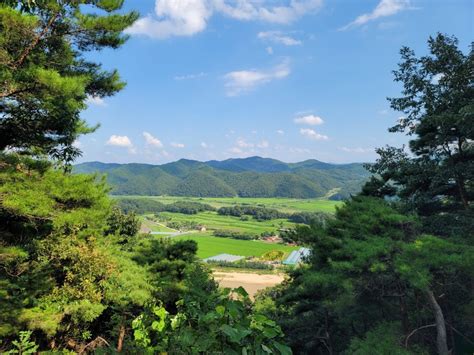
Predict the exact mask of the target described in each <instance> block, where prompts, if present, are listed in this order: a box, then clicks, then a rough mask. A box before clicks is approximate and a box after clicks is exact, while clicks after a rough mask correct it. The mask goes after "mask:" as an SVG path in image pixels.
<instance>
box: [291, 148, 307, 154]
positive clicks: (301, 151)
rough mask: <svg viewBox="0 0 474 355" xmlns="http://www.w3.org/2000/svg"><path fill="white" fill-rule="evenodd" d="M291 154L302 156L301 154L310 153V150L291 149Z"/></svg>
mask: <svg viewBox="0 0 474 355" xmlns="http://www.w3.org/2000/svg"><path fill="white" fill-rule="evenodd" d="M289 151H290V153H298V154H301V153H310V150H309V149H307V148H297V147H291V148H290V149H289Z"/></svg>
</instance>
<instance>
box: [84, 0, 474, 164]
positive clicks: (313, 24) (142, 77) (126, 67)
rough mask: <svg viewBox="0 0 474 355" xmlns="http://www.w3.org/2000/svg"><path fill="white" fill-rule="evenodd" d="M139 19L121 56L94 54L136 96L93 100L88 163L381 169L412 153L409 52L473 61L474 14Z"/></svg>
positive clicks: (161, 6)
mask: <svg viewBox="0 0 474 355" xmlns="http://www.w3.org/2000/svg"><path fill="white" fill-rule="evenodd" d="M132 9H133V10H137V11H139V13H140V19H139V20H138V21H137V22H136V23H135V24H134V25H133V26H132V27H130V28H128V29H127V30H126V32H127V33H128V34H129V35H130V39H129V41H128V42H127V43H126V44H125V45H124V46H123V47H122V48H120V49H118V50H112V49H107V50H105V51H101V52H99V53H90V54H88V57H89V58H91V59H93V60H95V61H98V62H100V63H102V64H103V67H104V68H106V69H117V70H118V71H119V73H120V75H121V77H122V79H123V80H124V81H126V82H127V86H126V87H125V89H124V90H122V91H121V92H119V93H118V94H116V95H115V96H113V97H108V98H104V99H101V98H98V97H90V98H89V99H88V109H87V110H86V111H84V113H83V114H82V117H83V118H84V119H85V120H86V121H87V122H89V123H90V124H96V123H100V124H101V127H100V128H99V129H98V130H97V131H96V132H95V133H93V134H89V135H86V136H82V137H80V139H79V140H78V141H77V142H76V145H77V146H79V147H80V148H81V149H82V151H83V156H82V157H81V158H80V159H79V162H85V161H103V162H116V163H129V162H139V163H150V164H163V163H166V162H170V161H175V160H178V159H181V158H186V159H195V160H201V161H206V160H213V159H217V160H223V159H228V158H240V157H248V156H254V155H258V156H263V157H270V158H275V159H279V160H282V161H285V162H296V161H302V160H306V159H318V160H321V161H325V162H332V163H348V162H371V161H374V160H375V159H376V157H377V155H376V153H375V151H374V149H375V148H376V147H382V146H385V145H387V144H389V145H396V146H401V145H402V144H404V143H406V141H407V138H406V137H404V136H403V135H400V134H394V133H388V131H387V129H388V127H390V126H392V125H393V124H394V123H395V122H396V120H397V119H398V118H399V117H401V116H402V114H401V113H400V112H395V111H392V110H391V109H390V107H389V103H388V101H387V99H386V98H387V97H397V96H399V95H400V92H401V84H400V83H394V82H393V74H392V70H394V69H396V68H397V63H399V61H400V55H399V50H400V48H401V47H402V46H408V47H410V48H412V49H414V50H415V53H416V55H418V56H421V55H425V54H427V44H426V41H427V39H428V37H429V36H430V35H435V34H436V33H437V32H442V33H446V34H449V35H454V36H456V37H457V38H458V39H459V42H460V48H462V50H463V51H465V52H467V51H468V49H469V45H470V43H471V41H472V40H473V39H474V28H473V21H472V20H473V18H474V2H473V1H472V0H156V1H154V0H133V1H132V0H126V1H125V5H124V10H132Z"/></svg>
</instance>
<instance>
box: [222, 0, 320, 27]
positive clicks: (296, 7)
mask: <svg viewBox="0 0 474 355" xmlns="http://www.w3.org/2000/svg"><path fill="white" fill-rule="evenodd" d="M213 2H214V4H215V8H216V11H219V12H222V13H223V14H225V15H227V16H230V17H232V18H234V19H237V20H246V21H250V20H257V21H266V22H272V23H283V24H284V23H290V22H293V21H295V20H296V19H298V18H299V17H301V16H303V15H305V14H306V13H309V12H314V11H315V10H317V9H319V8H320V7H321V5H322V0H292V1H290V3H289V4H288V5H286V6H285V5H276V6H265V4H266V3H273V4H274V3H275V1H268V0H263V1H262V0H239V1H228V0H214V1H213ZM231 4H232V5H231Z"/></svg>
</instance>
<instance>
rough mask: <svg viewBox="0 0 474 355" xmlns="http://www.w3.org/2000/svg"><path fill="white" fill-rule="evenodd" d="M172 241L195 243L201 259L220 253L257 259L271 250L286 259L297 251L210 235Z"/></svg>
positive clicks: (189, 236)
mask: <svg viewBox="0 0 474 355" xmlns="http://www.w3.org/2000/svg"><path fill="white" fill-rule="evenodd" d="M173 240H194V241H196V242H197V244H198V252H197V255H198V257H199V258H201V259H204V258H208V257H210V256H213V255H217V254H222V253H228V254H234V255H242V256H255V257H259V256H262V255H263V254H265V253H266V252H268V251H272V250H281V251H283V252H284V253H285V256H284V257H286V256H287V255H288V254H289V253H290V252H291V251H292V250H296V249H298V247H291V246H287V245H283V244H270V243H265V242H262V241H258V240H235V239H228V238H219V237H214V236H212V235H211V234H210V233H194V234H188V235H181V236H178V237H175V238H173Z"/></svg>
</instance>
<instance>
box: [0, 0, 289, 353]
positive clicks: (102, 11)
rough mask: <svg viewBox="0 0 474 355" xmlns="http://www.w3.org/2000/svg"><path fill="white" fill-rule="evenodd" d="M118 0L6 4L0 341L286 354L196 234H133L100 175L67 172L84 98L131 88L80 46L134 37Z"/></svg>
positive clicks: (14, 347)
mask: <svg viewBox="0 0 474 355" xmlns="http://www.w3.org/2000/svg"><path fill="white" fill-rule="evenodd" d="M122 3H123V1H120V0H108V1H93V2H90V1H65V2H60V3H58V2H57V1H28V2H26V1H25V2H16V1H7V2H2V4H1V5H0V28H1V29H2V30H1V31H0V53H1V58H2V60H1V61H0V76H1V79H2V83H4V86H3V87H2V90H3V92H2V93H1V96H0V101H1V104H0V110H1V115H0V117H1V118H0V136H1V142H2V145H1V147H0V149H1V150H2V152H1V153H0V236H1V238H0V267H1V269H2V272H1V273H0V297H1V299H2V302H0V339H1V341H0V352H2V353H20V354H32V353H36V352H52V353H54V352H58V353H68V352H71V351H72V352H76V353H86V352H87V353H89V352H94V351H101V350H99V349H98V348H101V347H102V348H105V349H103V350H102V352H115V351H116V352H121V351H123V352H125V353H146V352H150V351H159V352H162V351H167V352H169V351H172V352H177V353H181V352H182V351H186V352H187V351H189V349H194V350H195V351H205V352H214V353H215V352H226V353H227V352H229V351H231V350H234V351H235V350H239V351H246V352H247V353H262V352H268V351H272V352H274V353H280V354H290V353H291V350H290V349H289V348H288V347H286V346H285V345H284V343H283V342H282V336H283V334H282V332H281V329H280V327H279V326H278V325H277V324H276V323H275V322H274V321H272V320H270V319H268V318H267V317H265V316H264V315H261V314H259V313H257V312H253V311H252V310H251V308H250V307H249V302H250V301H249V299H248V297H247V295H246V293H245V292H244V291H243V290H242V289H237V290H235V291H234V293H235V294H239V295H240V296H239V297H240V298H239V299H237V298H236V297H235V296H234V297H230V294H229V290H223V291H220V290H218V288H217V284H216V283H215V282H214V281H213V280H212V278H211V277H210V274H209V271H208V270H207V269H206V268H205V266H204V265H203V264H202V263H200V262H198V261H197V258H196V250H197V244H196V243H195V242H193V241H190V240H178V241H175V242H171V241H169V240H167V239H159V238H148V237H140V236H138V235H136V232H137V229H138V221H137V219H136V217H135V216H134V215H133V214H124V213H123V212H121V211H119V210H117V209H114V203H113V200H111V199H110V197H109V196H108V193H109V191H110V190H109V187H108V186H107V184H106V183H105V180H104V179H99V180H98V179H97V178H96V177H95V176H92V175H71V174H70V173H69V172H68V171H69V168H68V166H69V163H70V162H71V160H72V159H73V158H74V157H76V156H77V155H78V154H79V153H80V152H79V150H78V149H77V148H75V147H74V146H73V145H72V143H73V142H74V139H75V138H76V137H77V136H79V135H80V134H83V133H86V132H89V131H91V129H90V128H88V127H87V125H86V124H85V123H84V122H83V121H81V120H80V118H79V113H80V111H81V110H82V109H83V108H84V107H85V100H86V97H87V95H95V96H99V97H102V96H107V95H111V94H113V93H114V92H116V91H117V90H119V89H120V88H121V87H122V86H123V84H122V83H121V82H120V81H119V79H118V76H117V73H116V72H111V73H108V72H104V71H102V70H101V69H100V65H98V64H96V63H92V62H88V61H86V60H85V59H84V58H83V57H82V55H83V53H84V52H85V51H88V50H100V49H101V48H103V47H112V48H116V47H118V46H120V45H121V44H122V43H123V42H124V41H125V39H126V37H125V36H123V35H122V34H121V31H122V30H123V29H124V28H125V27H127V26H129V25H130V24H131V23H132V22H133V21H134V19H136V18H137V14H135V13H129V14H119V13H122V12H120V9H121V6H122ZM83 5H87V12H84V13H83V12H82V11H81V10H83V9H84V6H83ZM6 148H8V149H6ZM51 158H52V159H51ZM187 207H189V206H187ZM194 207H196V206H194ZM177 208H185V207H183V206H182V205H181V206H178V207H177ZM132 329H133V336H132ZM203 340H204V341H203ZM191 344H192V345H191ZM193 347H194V348H193ZM107 348H108V349H107Z"/></svg>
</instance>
